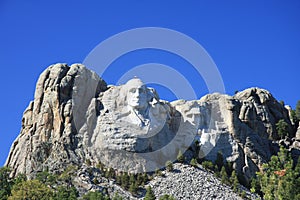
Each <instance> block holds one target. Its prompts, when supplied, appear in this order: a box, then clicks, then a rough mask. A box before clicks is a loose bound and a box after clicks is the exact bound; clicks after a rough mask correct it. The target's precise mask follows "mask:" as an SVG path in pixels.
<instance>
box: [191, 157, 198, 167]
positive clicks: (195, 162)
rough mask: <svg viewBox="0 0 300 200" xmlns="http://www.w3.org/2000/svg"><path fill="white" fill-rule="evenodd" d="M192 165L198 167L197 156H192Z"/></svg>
mask: <svg viewBox="0 0 300 200" xmlns="http://www.w3.org/2000/svg"><path fill="white" fill-rule="evenodd" d="M190 165H191V166H193V167H198V162H197V159H196V158H192V160H191V162H190Z"/></svg>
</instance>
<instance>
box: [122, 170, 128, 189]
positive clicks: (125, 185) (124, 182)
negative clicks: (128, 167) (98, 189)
mask: <svg viewBox="0 0 300 200" xmlns="http://www.w3.org/2000/svg"><path fill="white" fill-rule="evenodd" d="M121 180H122V185H121V186H122V187H123V188H124V189H126V190H128V188H129V176H128V174H127V173H126V172H125V173H123V176H122V179H121Z"/></svg>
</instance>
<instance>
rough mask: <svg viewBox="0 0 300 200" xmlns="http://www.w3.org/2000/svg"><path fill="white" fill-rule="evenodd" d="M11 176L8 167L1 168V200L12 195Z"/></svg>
mask: <svg viewBox="0 0 300 200" xmlns="http://www.w3.org/2000/svg"><path fill="white" fill-rule="evenodd" d="M9 174H10V169H9V168H8V167H2V168H0V199H6V198H7V197H8V196H9V195H10V191H11V187H12V182H11V180H10V178H9Z"/></svg>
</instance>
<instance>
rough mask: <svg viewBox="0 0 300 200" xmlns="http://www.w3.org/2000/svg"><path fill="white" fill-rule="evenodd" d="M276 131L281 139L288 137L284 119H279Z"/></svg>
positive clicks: (286, 124)
mask: <svg viewBox="0 0 300 200" xmlns="http://www.w3.org/2000/svg"><path fill="white" fill-rule="evenodd" d="M276 130H277V133H278V135H279V137H280V138H281V139H282V138H284V137H285V136H288V135H289V132H288V123H286V122H285V121H284V119H281V120H279V121H278V122H277V123H276Z"/></svg>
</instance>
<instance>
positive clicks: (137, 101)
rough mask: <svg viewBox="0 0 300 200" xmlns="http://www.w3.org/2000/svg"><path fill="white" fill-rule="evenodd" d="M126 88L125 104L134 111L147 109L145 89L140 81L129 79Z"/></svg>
mask: <svg viewBox="0 0 300 200" xmlns="http://www.w3.org/2000/svg"><path fill="white" fill-rule="evenodd" d="M126 86H127V87H128V93H127V103H128V106H130V107H132V108H133V109H135V110H144V109H146V108H147V107H148V94H147V88H146V86H145V85H144V83H143V82H142V81H141V80H140V79H137V78H136V79H131V80H130V81H128V82H127V83H126Z"/></svg>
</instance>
